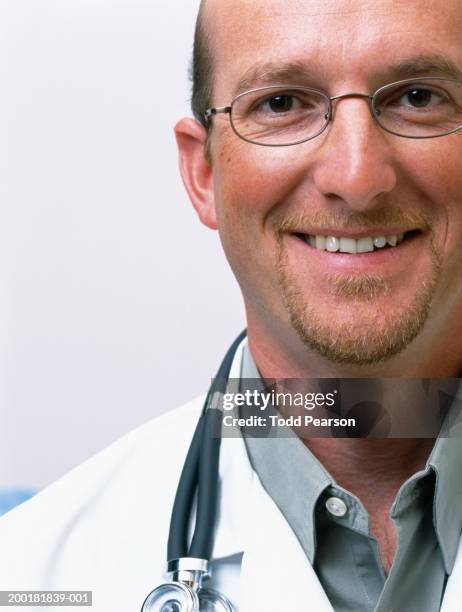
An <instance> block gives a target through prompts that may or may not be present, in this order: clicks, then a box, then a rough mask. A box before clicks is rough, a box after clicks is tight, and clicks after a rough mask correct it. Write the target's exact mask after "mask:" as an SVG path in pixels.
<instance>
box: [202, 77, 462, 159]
mask: <svg viewBox="0 0 462 612" xmlns="http://www.w3.org/2000/svg"><path fill="white" fill-rule="evenodd" d="M422 81H424V82H425V81H446V82H450V83H458V84H459V85H461V86H462V81H459V80H457V79H447V78H444V77H431V76H425V77H416V78H410V79H401V80H400V81H394V82H392V83H387V84H386V85H382V86H381V87H379V88H378V89H377V90H376V91H375V92H374V93H373V94H372V95H370V94H364V93H359V92H351V93H346V94H341V95H338V96H329V95H327V94H326V93H325V92H324V91H321V90H319V89H315V88H313V87H304V86H302V85H290V84H284V83H282V84H280V85H278V84H275V85H267V86H265V87H257V88H255V89H249V90H248V91H243V92H242V93H240V94H238V95H237V96H235V97H234V98H233V99H232V100H231V103H230V105H229V106H221V107H211V108H207V109H206V110H205V112H204V120H205V126H206V127H209V126H210V119H211V118H212V117H213V116H215V115H218V114H227V115H229V122H230V124H231V128H232V130H233V132H234V133H235V134H236V136H238V138H241V140H244V141H245V142H249V143H250V144H255V145H258V146H261V147H292V146H294V145H297V144H302V143H304V142H308V141H309V140H313V139H314V138H317V137H318V136H320V135H321V134H322V133H323V132H324V131H325V130H326V129H327V126H328V125H329V124H330V123H331V122H332V121H333V118H334V105H333V102H335V101H336V100H343V99H344V98H366V99H367V100H369V109H370V111H371V115H372V118H373V119H374V121H375V122H376V124H377V125H378V126H379V127H380V128H381V129H382V130H384V131H385V132H388V133H389V134H393V135H394V136H398V137H399V138H411V139H413V140H423V139H428V138H441V136H449V135H450V134H454V133H455V132H458V131H459V130H461V129H462V123H461V125H459V127H457V128H455V129H453V130H450V131H449V132H444V133H443V134H435V135H434V136H405V135H403V134H400V133H398V132H394V131H393V130H390V129H388V128H386V127H384V126H383V125H382V124H381V123H380V121H379V119H378V113H377V110H378V109H376V108H375V106H374V100H375V99H376V98H377V96H378V95H379V94H380V93H381V92H383V91H384V90H386V89H388V88H391V87H393V86H395V85H405V84H406V83H415V82H418V83H420V82H422ZM279 87H280V88H284V89H289V90H291V91H293V90H295V91H300V90H301V91H312V92H314V93H317V94H320V95H321V96H323V97H324V98H325V99H326V100H327V101H328V104H329V108H328V112H327V113H326V116H325V124H324V126H323V128H322V129H321V130H319V131H318V132H317V133H316V134H314V136H309V137H308V138H303V139H302V140H297V141H296V142H291V143H290V144H269V143H266V142H257V141H255V140H250V139H249V138H245V136H242V135H241V134H240V133H239V132H238V131H237V129H236V127H235V125H234V122H233V117H232V111H233V106H234V104H235V103H236V101H237V100H238V99H239V98H241V97H243V96H246V95H248V94H250V93H254V92H256V91H265V90H269V89H277V88H279Z"/></svg>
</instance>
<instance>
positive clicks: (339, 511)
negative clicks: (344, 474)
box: [326, 497, 348, 516]
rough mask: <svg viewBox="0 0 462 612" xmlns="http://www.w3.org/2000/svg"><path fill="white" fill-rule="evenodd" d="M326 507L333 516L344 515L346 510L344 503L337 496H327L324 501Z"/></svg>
mask: <svg viewBox="0 0 462 612" xmlns="http://www.w3.org/2000/svg"><path fill="white" fill-rule="evenodd" d="M326 508H327V510H328V512H330V513H331V514H333V515H334V516H345V514H346V513H347V512H348V508H347V505H346V503H345V502H344V501H343V499H340V498H339V497H329V499H328V500H327V501H326Z"/></svg>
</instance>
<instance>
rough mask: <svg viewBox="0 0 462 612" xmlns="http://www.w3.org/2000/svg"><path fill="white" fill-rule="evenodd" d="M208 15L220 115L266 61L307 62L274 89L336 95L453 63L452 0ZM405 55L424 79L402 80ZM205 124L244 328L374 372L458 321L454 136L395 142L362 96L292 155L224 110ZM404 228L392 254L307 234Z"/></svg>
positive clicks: (460, 161)
mask: <svg viewBox="0 0 462 612" xmlns="http://www.w3.org/2000/svg"><path fill="white" fill-rule="evenodd" d="M207 13H208V14H207V27H208V28H210V32H211V34H212V55H213V57H214V91H213V101H212V102H213V105H214V106H224V105H227V104H229V102H230V100H231V98H232V97H233V95H235V94H236V93H239V90H236V86H237V84H238V82H239V81H240V80H241V79H242V77H243V76H249V75H250V73H251V72H252V80H250V81H248V79H247V81H248V82H247V83H246V84H245V88H246V89H247V90H248V89H252V88H257V87H259V86H262V85H266V84H268V82H267V78H268V77H267V75H266V76H265V77H264V80H262V79H260V78H259V77H258V75H257V74H255V73H258V68H259V66H261V67H262V69H261V71H262V72H266V71H267V70H268V69H269V66H268V64H269V63H271V64H272V66H271V70H273V69H277V67H278V66H280V65H283V64H284V65H287V64H297V65H298V66H300V65H302V66H306V75H303V76H300V74H297V75H296V77H295V76H291V74H290V70H289V73H288V74H284V76H279V77H276V79H277V80H276V81H275V83H278V82H279V81H281V79H282V80H283V82H284V83H287V84H290V85H302V86H311V87H314V88H316V89H320V90H323V91H325V92H326V93H327V94H329V95H332V96H335V95H340V94H344V93H348V92H361V93H372V92H374V91H375V90H377V89H378V88H379V87H381V86H383V85H385V84H387V83H391V82H393V81H397V80H400V79H402V78H408V77H414V76H416V77H417V76H437V77H443V76H445V75H444V74H443V73H441V70H440V71H438V72H435V71H434V69H431V68H430V67H426V64H425V62H426V59H425V58H427V59H428V61H429V62H432V61H433V60H434V58H435V56H436V55H438V56H444V57H445V58H447V59H449V60H451V61H452V63H453V64H455V65H456V66H458V67H459V68H461V69H462V43H461V41H462V8H461V6H460V2H459V0H445V1H444V3H443V2H442V3H441V4H439V3H429V2H419V1H417V0H406V1H398V0H396V1H393V0H297V1H295V0H294V1H290V2H288V1H287V0H237V1H233V2H231V1H230V0H229V1H228V0H221V1H220V2H213V0H210V2H209V6H208V9H207ZM218 33H219V36H218ZM440 60H441V58H440ZM413 62H415V69H416V71H417V73H416V74H415V75H414V74H409V69H407V72H403V68H402V67H403V65H405V64H410V63H411V64H412V63H413ZM441 63H442V62H441V61H440V62H439V64H441ZM443 63H444V62H443ZM440 68H441V66H440ZM422 69H423V72H424V73H425V74H423V73H422ZM447 77H448V78H453V76H452V75H451V74H448V75H447ZM301 80H302V81H303V82H301ZM213 122H214V126H213V132H212V136H211V152H212V162H213V182H214V193H215V205H216V210H217V217H218V226H219V230H220V236H221V240H222V243H223V246H224V249H225V252H226V254H227V257H228V259H229V261H230V264H231V266H232V268H233V270H234V273H235V275H236V277H237V279H238V281H239V283H240V285H241V288H242V291H243V294H244V299H245V302H246V308H247V314H248V318H249V326H250V325H254V326H256V327H259V328H260V329H261V330H264V329H266V330H268V329H272V330H274V332H275V333H279V334H281V333H282V334H284V333H285V334H289V335H290V334H291V333H293V331H294V330H295V331H296V332H297V335H298V337H299V338H300V339H301V340H302V341H303V342H304V344H305V345H306V346H308V347H310V348H312V349H314V350H316V351H317V352H318V353H320V354H321V355H323V356H325V357H327V358H328V359H330V360H332V361H336V362H339V363H357V364H368V363H369V364H370V363H374V362H378V361H381V360H384V359H387V358H389V357H391V356H393V355H395V354H398V353H399V352H400V351H402V350H403V349H404V348H405V347H406V346H407V345H408V344H409V343H410V342H411V341H412V340H413V339H414V338H415V337H416V336H417V335H418V334H419V332H420V331H421V330H422V329H427V328H431V327H432V326H433V327H434V328H435V329H437V328H438V326H439V328H440V329H442V327H443V326H444V321H447V320H449V318H451V317H453V316H456V315H457V313H458V312H460V308H461V306H462V274H461V273H460V269H461V263H462V155H461V145H462V134H461V133H460V132H458V133H456V134H452V135H450V136H445V137H442V138H435V139H425V140H412V139H406V138H400V137H397V136H395V135H392V134H388V133H387V132H385V131H383V130H381V129H380V127H379V126H378V125H377V124H376V123H375V122H374V120H373V118H372V116H371V114H370V110H369V106H368V101H367V99H365V98H358V97H357V98H354V97H350V98H346V99H343V100H339V101H337V102H334V121H333V122H331V124H330V125H329V126H328V128H327V129H326V131H325V132H323V133H322V134H321V135H320V136H318V137H317V138H315V139H313V140H311V141H308V142H305V143H303V144H298V145H295V146H289V147H281V148H277V147H262V146H257V145H255V144H250V143H247V142H245V141H243V140H241V139H239V138H238V137H237V136H236V134H234V132H233V131H232V130H231V128H230V125H229V121H228V118H227V117H226V116H225V115H217V116H215V117H214V119H213ZM407 232H411V233H409V234H407ZM401 233H405V238H404V240H403V241H402V242H401V243H400V244H399V245H398V246H397V247H391V246H390V247H388V248H384V249H376V250H374V251H373V252H366V253H361V254H343V253H340V252H334V253H332V252H328V251H326V250H318V249H316V248H315V247H313V246H311V245H310V244H307V242H305V240H304V238H305V237H307V236H309V235H310V236H323V237H328V236H334V237H337V238H341V237H346V238H348V237H349V238H355V239H359V238H361V237H372V238H373V237H378V236H383V235H385V236H392V235H397V234H401ZM321 242H322V241H321ZM356 244H357V243H356ZM459 318H460V317H458V319H459ZM424 324H425V327H424Z"/></svg>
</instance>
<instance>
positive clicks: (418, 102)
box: [397, 87, 444, 108]
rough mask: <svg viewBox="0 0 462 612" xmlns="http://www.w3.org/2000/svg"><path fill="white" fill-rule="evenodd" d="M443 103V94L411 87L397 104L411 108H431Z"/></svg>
mask: <svg viewBox="0 0 462 612" xmlns="http://www.w3.org/2000/svg"><path fill="white" fill-rule="evenodd" d="M441 102H444V97H443V93H438V92H436V91H433V90H431V89H428V88H424V87H412V88H411V89H408V90H407V91H406V92H404V93H403V95H401V96H400V97H399V98H398V99H397V103H398V104H400V105H403V106H407V107H412V108H431V107H434V106H436V105H438V104H441Z"/></svg>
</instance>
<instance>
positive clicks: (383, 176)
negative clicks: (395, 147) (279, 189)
mask: <svg viewBox="0 0 462 612" xmlns="http://www.w3.org/2000/svg"><path fill="white" fill-rule="evenodd" d="M333 104H334V111H333V112H334V116H333V119H332V121H331V124H330V127H329V128H328V131H327V133H326V134H325V136H324V138H323V141H322V143H321V145H320V149H318V151H317V156H316V161H315V166H314V171H313V179H314V183H315V185H316V187H317V189H318V190H319V191H320V192H321V193H322V194H323V195H324V196H325V197H327V198H329V199H331V200H333V199H336V200H341V201H343V202H344V203H346V204H347V205H348V207H349V208H351V209H354V210H356V211H358V212H359V211H365V210H367V209H369V208H371V207H373V206H375V205H377V203H378V202H379V201H381V197H380V196H382V195H384V194H387V193H390V192H391V191H392V190H393V188H394V187H395V185H396V180H397V177H396V168H395V166H394V159H393V151H392V148H391V145H390V143H389V139H388V138H387V135H386V133H385V132H383V130H381V128H380V127H379V126H378V125H377V124H376V122H375V121H374V119H373V117H372V116H371V112H370V109H369V103H368V100H367V98H366V97H362V98H361V97H354V98H348V99H347V98H344V99H342V98H341V99H337V100H335V101H334V102H333Z"/></svg>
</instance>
